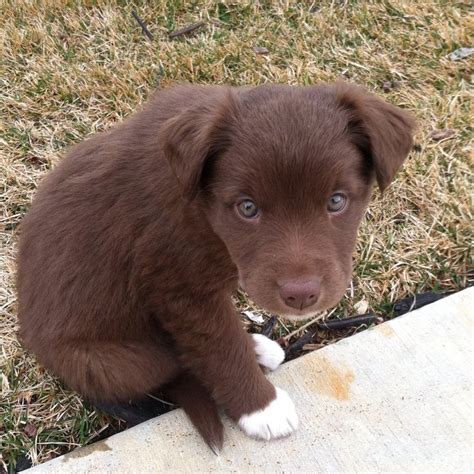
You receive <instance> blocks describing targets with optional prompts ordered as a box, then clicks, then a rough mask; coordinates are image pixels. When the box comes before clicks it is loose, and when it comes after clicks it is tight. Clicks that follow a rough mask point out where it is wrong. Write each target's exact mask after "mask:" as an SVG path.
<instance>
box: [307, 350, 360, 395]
mask: <svg viewBox="0 0 474 474" xmlns="http://www.w3.org/2000/svg"><path fill="white" fill-rule="evenodd" d="M315 362H316V364H317V365H315V369H316V370H315V373H314V378H313V379H312V380H311V381H310V383H311V385H312V388H313V389H314V390H315V391H317V392H319V393H321V394H323V395H326V396H328V397H332V398H336V399H337V400H349V397H350V388H351V384H352V382H353V381H354V379H355V376H354V373H353V372H352V371H351V370H350V369H348V368H345V367H340V366H339V367H336V366H335V365H334V364H333V363H331V362H330V360H329V359H327V358H326V357H321V358H319V359H317V360H316V361H315Z"/></svg>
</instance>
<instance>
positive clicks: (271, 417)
mask: <svg viewBox="0 0 474 474" xmlns="http://www.w3.org/2000/svg"><path fill="white" fill-rule="evenodd" d="M275 389H276V398H275V400H273V401H271V402H270V403H269V404H268V405H267V407H266V408H264V409H263V410H258V411H254V412H253V413H250V414H249V415H244V416H241V417H240V419H239V426H240V428H241V429H242V430H243V431H244V432H245V434H246V435H247V436H250V437H251V438H258V439H264V440H266V441H268V440H270V439H273V438H281V437H283V436H288V435H289V434H290V433H292V432H293V431H295V430H296V428H298V415H297V414H296V411H295V406H294V404H293V402H292V401H291V398H290V397H289V395H288V394H287V393H286V392H285V391H284V390H281V389H280V388H278V387H275Z"/></svg>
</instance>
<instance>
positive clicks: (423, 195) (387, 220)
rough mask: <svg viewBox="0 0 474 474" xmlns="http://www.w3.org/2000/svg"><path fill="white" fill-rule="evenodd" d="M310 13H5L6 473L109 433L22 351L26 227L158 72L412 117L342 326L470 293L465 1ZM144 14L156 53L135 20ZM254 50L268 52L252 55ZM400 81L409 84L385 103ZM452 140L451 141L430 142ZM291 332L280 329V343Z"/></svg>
mask: <svg viewBox="0 0 474 474" xmlns="http://www.w3.org/2000/svg"><path fill="white" fill-rule="evenodd" d="M313 3H314V6H313V5H312V4H310V3H306V2H291V1H287V2H283V1H282V2H263V1H262V2H248V3H244V2H239V3H235V2H234V3H230V2H223V3H219V4H218V3H217V2H210V1H207V2H206V1H193V2H182V1H168V2H165V1H156V2H135V3H134V4H132V3H129V2H126V1H121V2H113V1H109V2H94V6H91V4H92V2H86V1H84V2H79V1H77V2H65V1H54V2H53V1H49V2H30V1H26V0H24V1H20V0H18V1H12V2H5V1H1V3H0V8H1V18H2V31H1V40H2V43H1V45H2V54H1V64H2V74H1V77H2V79H1V88H0V94H1V99H2V100H1V104H2V116H3V118H4V121H3V122H2V124H1V129H2V138H1V145H2V146H1V156H0V168H1V190H0V193H1V194H0V195H1V213H2V215H1V221H0V225H1V229H0V230H1V253H0V259H1V268H0V270H1V278H2V280H1V289H0V291H1V301H0V311H1V313H0V318H1V319H0V341H1V352H0V370H1V374H0V377H1V379H0V382H1V392H2V393H1V399H0V453H1V456H2V457H1V458H0V459H1V461H0V471H1V465H2V462H3V466H4V468H6V465H9V466H10V469H12V468H13V466H14V465H15V462H16V460H18V458H19V457H20V456H23V455H28V456H29V457H31V459H32V460H33V462H34V463H37V462H41V461H44V460H46V459H48V457H50V456H55V455H57V454H58V453H60V452H62V451H63V450H67V449H71V448H73V447H74V446H78V445H81V444H84V443H87V442H88V441H89V440H90V439H91V438H93V437H94V436H95V435H96V434H97V433H99V432H100V431H101V430H104V429H107V428H108V426H109V424H110V423H111V420H110V419H109V418H107V417H105V416H103V415H100V414H98V413H96V412H95V411H93V410H92V409H91V408H88V407H86V406H85V405H84V403H83V402H82V400H81V399H80V398H79V397H78V396H77V395H76V394H74V393H71V392H69V391H67V390H65V389H64V388H63V387H62V386H61V384H60V383H59V382H58V381H57V380H55V379H54V378H53V377H52V376H51V375H50V374H48V373H47V372H45V371H44V370H43V369H41V368H40V367H39V366H38V365H37V364H36V363H35V361H34V359H33V358H32V357H30V356H29V355H27V354H25V353H24V352H23V351H22V349H21V348H20V346H19V344H18V342H17V340H16V336H15V324H16V321H15V293H14V256H15V239H16V227H17V225H18V223H19V222H20V220H21V217H22V216H23V215H24V213H25V212H26V210H27V208H28V205H29V203H30V200H31V198H32V197H33V195H34V192H35V188H36V186H37V184H38V182H39V181H40V179H41V178H42V177H43V175H44V174H45V173H46V172H47V171H48V169H49V168H51V167H52V166H53V165H55V164H56V163H58V161H59V160H60V157H61V156H62V155H63V153H64V150H65V148H66V147H67V146H68V145H69V144H71V143H74V142H77V141H80V140H82V139H83V138H84V137H86V136H88V135H90V134H92V133H95V132H98V131H101V130H104V129H106V128H109V127H110V126H111V125H112V124H113V123H115V122H117V121H119V120H121V119H122V118H123V117H125V116H126V115H128V114H130V113H131V112H132V111H133V110H134V109H135V108H136V107H137V106H138V104H140V103H141V102H142V101H144V100H145V99H146V97H147V95H148V94H149V92H150V90H151V89H152V87H153V86H154V85H155V82H156V78H157V74H158V72H159V71H160V70H161V69H162V70H163V77H162V78H161V84H162V85H163V86H167V85H170V84H172V83H174V82H176V81H183V80H185V81H191V82H195V83H224V82H226V83H230V84H260V83H264V82H283V83H288V84H313V83H316V82H319V81H332V80H335V79H337V78H339V77H341V76H345V77H346V78H347V79H348V80H350V81H354V82H357V83H360V84H364V85H366V86H367V87H368V88H370V89H371V90H374V91H376V92H378V93H380V94H381V95H383V96H385V97H386V98H387V99H388V100H390V101H392V102H394V103H396V104H399V105H401V106H403V107H406V108H408V109H410V110H412V111H413V112H414V113H415V114H416V115H417V117H418V119H419V123H420V128H419V133H418V136H417V149H416V151H414V152H413V153H412V155H411V158H410V160H409V162H408V164H407V165H406V166H405V167H404V169H403V171H402V172H401V173H400V174H399V176H398V179H397V181H396V182H395V183H394V185H393V186H392V188H391V189H390V191H389V192H387V193H386V194H385V195H384V196H383V198H382V197H381V196H380V195H378V193H376V196H375V200H374V202H373V204H372V205H371V207H370V210H369V212H368V215H367V219H366V220H365V222H364V224H363V226H362V228H361V231H360V240H359V242H360V243H359V245H358V249H357V259H358V264H357V265H356V270H355V274H354V280H353V292H352V294H348V296H347V297H346V298H345V299H344V301H343V302H342V303H341V305H340V306H339V307H338V308H337V310H336V313H335V314H337V315H340V316H343V315H348V314H350V313H352V312H353V306H354V304H355V303H356V302H358V301H360V300H365V301H367V302H368V304H369V307H370V308H371V309H373V310H376V311H384V310H386V309H387V308H388V307H389V304H390V302H393V301H394V300H396V299H398V298H400V297H402V296H406V295H407V294H410V293H412V292H417V291H423V290H425V289H432V288H435V289H456V288H460V287H463V286H465V285H466V279H467V266H468V264H469V260H468V259H469V253H468V252H469V245H470V238H471V237H472V235H471V230H472V229H470V221H471V217H472V215H471V212H472V203H471V202H470V197H469V196H470V189H472V188H470V185H471V184H472V180H471V177H472V174H471V169H472V167H471V165H472V161H470V159H471V160H472V156H471V158H470V155H469V136H470V128H469V126H470V103H469V89H468V83H469V80H470V74H471V71H470V69H469V67H470V65H472V60H470V59H466V60H463V61H459V62H452V61H450V60H448V59H447V58H446V55H447V54H448V53H450V52H451V51H453V50H455V49H457V48H459V47H461V46H472V45H471V44H469V43H468V26H469V25H468V21H467V19H466V18H467V16H468V7H469V5H468V2H460V1H458V2H453V1H448V0H447V1H432V2H421V1H420V2H411V1H395V0H394V1H392V2H388V1H385V2H379V1H367V2H363V1H360V2H356V1H332V2H330V1H322V2H313ZM226 5H227V6H226ZM316 6H317V7H318V8H316ZM133 8H134V9H136V10H137V12H138V14H139V15H140V16H141V17H142V18H143V19H144V20H145V21H146V22H147V24H148V25H149V29H150V30H151V32H152V33H153V35H154V40H153V41H152V42H150V41H149V40H147V38H146V37H145V36H144V35H143V33H142V31H141V30H140V28H139V26H138V25H137V24H136V22H135V21H134V20H133V18H132V17H131V10H132V9H133ZM211 19H219V20H220V23H217V22H212V21H211ZM198 20H204V21H205V22H206V25H205V26H204V27H203V28H201V29H199V30H198V31H196V32H195V33H194V34H193V35H192V36H189V37H181V38H179V39H176V40H173V41H170V40H168V38H167V32H168V31H170V30H172V29H175V28H178V27H181V26H184V25H187V24H189V23H194V22H196V21H198ZM471 26H472V25H471ZM254 46H260V47H266V48H267V49H268V50H269V54H268V55H256V54H255V53H254V51H253V50H252V47H254ZM390 81H396V83H397V85H398V87H396V88H392V89H390V90H389V91H385V92H384V91H383V89H382V85H383V83H384V82H390ZM444 128H451V129H454V130H455V136H454V137H453V138H451V139H447V140H444V141H437V142H436V141H434V140H432V139H431V138H430V133H431V132H432V130H434V129H444ZM349 293H350V292H349ZM240 304H241V305H246V304H247V303H246V302H245V301H242V300H241V302H240ZM294 329H295V327H294V326H283V325H280V326H278V328H277V332H278V333H279V334H280V335H285V334H288V333H289V332H290V331H291V330H294Z"/></svg>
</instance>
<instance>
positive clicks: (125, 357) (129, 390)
mask: <svg viewBox="0 0 474 474" xmlns="http://www.w3.org/2000/svg"><path fill="white" fill-rule="evenodd" d="M47 359H48V357H47V356H46V357H43V358H42V360H43V361H44V363H45V365H47V366H48V367H50V368H51V369H52V370H53V371H54V372H55V373H56V374H57V375H59V376H60V377H61V378H62V379H63V380H64V382H65V383H66V384H67V385H68V386H69V387H71V388H72V389H74V390H77V391H78V392H79V393H81V394H82V395H83V396H85V397H86V398H87V399H89V400H90V401H92V402H94V401H96V402H107V403H115V402H121V401H128V400H133V399H140V398H141V397H143V396H144V395H146V394H147V393H149V392H151V391H152V390H153V389H155V388H157V387H159V386H161V385H163V384H165V383H167V382H168V381H170V380H171V379H172V378H173V377H175V376H176V375H177V374H178V372H179V367H178V365H177V362H176V358H175V357H174V356H173V354H171V353H170V352H169V351H168V350H167V349H166V348H165V347H162V346H160V345H159V344H155V343H154V342H151V341H146V342H145V341H122V342H110V341H107V342H101V341H95V342H88V341H84V342H81V341H71V342H69V343H62V344H61V345H60V346H59V347H58V346H57V347H56V348H55V351H54V360H47Z"/></svg>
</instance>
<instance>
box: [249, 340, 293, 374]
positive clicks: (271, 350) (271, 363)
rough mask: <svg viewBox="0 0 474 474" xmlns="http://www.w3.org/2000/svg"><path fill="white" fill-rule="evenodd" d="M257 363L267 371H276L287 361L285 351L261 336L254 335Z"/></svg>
mask: <svg viewBox="0 0 474 474" xmlns="http://www.w3.org/2000/svg"><path fill="white" fill-rule="evenodd" d="M252 337H253V340H254V342H255V353H256V354H257V361H258V363H259V364H260V365H263V366H264V367H266V368H267V369H270V370H275V369H276V368H278V366H279V365H280V364H281V363H282V362H283V361H284V360H285V351H284V350H283V349H282V348H281V347H280V345H279V344H278V343H277V342H275V341H272V340H271V339H268V337H265V336H262V335H261V334H252Z"/></svg>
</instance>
